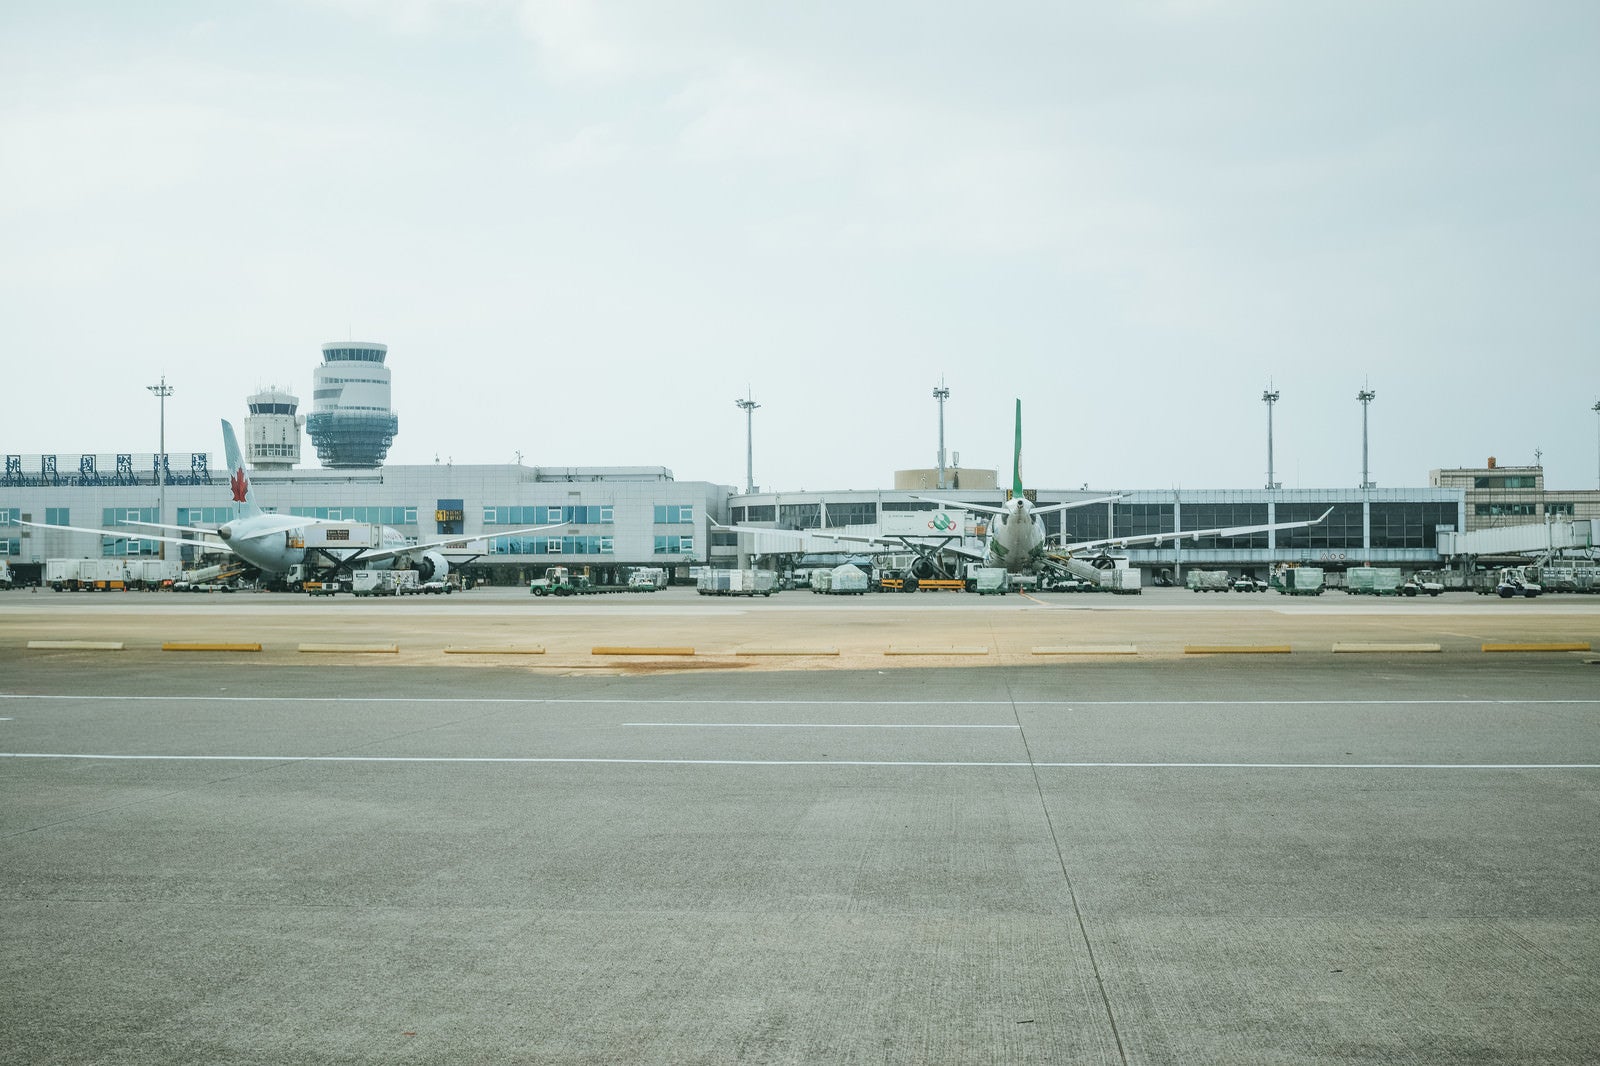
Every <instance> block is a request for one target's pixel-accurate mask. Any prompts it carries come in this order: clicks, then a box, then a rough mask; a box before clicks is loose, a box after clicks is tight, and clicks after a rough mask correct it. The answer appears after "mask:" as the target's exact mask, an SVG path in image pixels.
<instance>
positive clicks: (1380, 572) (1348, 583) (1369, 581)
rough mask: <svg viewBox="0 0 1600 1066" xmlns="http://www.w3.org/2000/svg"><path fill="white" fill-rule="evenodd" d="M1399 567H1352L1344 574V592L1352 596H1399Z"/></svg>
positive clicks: (1400, 582)
mask: <svg viewBox="0 0 1600 1066" xmlns="http://www.w3.org/2000/svg"><path fill="white" fill-rule="evenodd" d="M1402 584H1404V582H1402V581H1401V579H1400V568H1399V567H1398V566H1352V567H1351V568H1350V569H1348V570H1346V571H1345V572H1344V590H1345V592H1346V593H1348V594H1349V595H1352V596H1398V595H1400V586H1401V585H1402Z"/></svg>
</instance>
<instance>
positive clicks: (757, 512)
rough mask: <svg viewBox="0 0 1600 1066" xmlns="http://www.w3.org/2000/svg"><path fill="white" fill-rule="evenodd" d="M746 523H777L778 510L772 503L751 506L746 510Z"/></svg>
mask: <svg viewBox="0 0 1600 1066" xmlns="http://www.w3.org/2000/svg"><path fill="white" fill-rule="evenodd" d="M745 514H746V516H747V517H746V521H750V522H776V521H777V520H778V509H777V508H776V507H774V506H773V505H772V504H770V503H756V504H751V505H750V506H749V507H747V508H746V509H745Z"/></svg>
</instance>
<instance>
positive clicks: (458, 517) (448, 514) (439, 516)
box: [433, 507, 466, 522]
mask: <svg viewBox="0 0 1600 1066" xmlns="http://www.w3.org/2000/svg"><path fill="white" fill-rule="evenodd" d="M465 518H466V512H465V511H447V510H445V509H444V508H442V507H441V508H439V509H438V510H437V511H435V512H433V520H434V521H435V522H460V521H463V520H465Z"/></svg>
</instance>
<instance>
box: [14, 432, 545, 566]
mask: <svg viewBox="0 0 1600 1066" xmlns="http://www.w3.org/2000/svg"><path fill="white" fill-rule="evenodd" d="M222 445H223V449H224V451H225V452H226V453H227V458H228V469H229V470H230V471H232V473H231V475H230V476H229V478H228V487H229V490H230V492H231V493H232V498H233V516H232V517H231V518H230V519H229V520H228V521H227V522H225V523H223V524H222V525H221V526H219V527H218V528H216V529H206V528H203V527H199V526H184V525H174V524H171V523H164V522H134V521H129V522H127V523H125V524H126V525H130V526H144V527H150V528H154V529H169V530H177V531H178V532H180V533H184V534H188V536H177V537H173V536H158V535H155V534H137V535H136V536H137V539H139V540H156V541H161V542H163V543H166V544H179V545H183V546H186V547H192V548H199V549H201V550H203V551H210V552H225V553H227V554H230V555H234V556H237V557H238V558H239V559H241V560H243V561H244V562H246V563H249V564H250V565H251V566H254V567H256V568H257V569H258V570H260V571H261V572H262V573H263V574H265V575H268V576H278V575H283V574H287V573H289V572H290V570H291V569H292V568H294V567H296V566H303V565H317V563H316V559H317V558H318V556H319V555H320V556H324V557H326V559H331V560H332V562H331V564H328V565H326V566H325V571H326V573H325V575H324V576H332V575H333V574H334V573H336V572H339V571H347V570H350V569H352V568H355V567H357V566H361V567H368V568H372V569H387V568H390V567H392V566H394V564H395V562H396V560H401V559H404V560H405V561H406V562H407V563H408V565H409V566H411V567H412V568H414V569H416V570H417V572H418V574H417V576H418V577H419V578H420V579H421V580H423V581H442V580H444V578H445V576H446V575H448V574H449V573H450V562H449V560H448V559H446V558H445V556H444V553H443V550H442V549H448V548H451V547H456V548H463V549H464V548H466V547H467V545H468V543H469V542H470V541H482V540H484V539H486V538H485V537H481V536H480V537H462V536H459V535H458V536H454V537H446V538H442V539H439V540H432V541H424V542H422V543H419V544H408V543H406V538H405V536H404V535H403V534H402V533H401V532H400V531H399V530H397V529H395V528H394V527H393V526H383V527H382V529H381V533H380V538H379V540H380V543H379V546H378V547H376V548H363V547H352V548H350V549H325V548H309V549H308V548H307V547H306V530H307V529H309V528H311V527H312V526H342V527H348V526H350V525H351V524H352V523H349V522H338V521H334V520H331V519H326V518H304V517H301V516H298V515H283V514H273V513H271V512H268V511H263V510H262V509H261V507H260V506H259V505H258V504H257V503H256V499H255V492H254V490H253V489H252V487H251V484H250V475H249V474H247V473H246V472H245V466H244V459H243V455H242V453H241V452H240V450H239V441H238V439H237V438H236V437H235V436H234V432H233V426H232V425H231V424H230V423H229V422H228V420H227V419H223V420H222ZM23 524H24V525H30V526H36V527H38V528H40V529H70V530H73V531H75V532H79V533H99V534H101V535H103V536H108V537H117V538H128V539H132V538H130V536H129V532H128V530H127V529H94V528H89V527H85V526H62V525H51V524H48V523H44V522H25V523H23ZM560 524H561V523H555V524H554V525H544V526H531V527H529V528H526V529H510V530H504V531H501V530H496V531H495V532H494V534H493V536H496V537H514V536H518V535H521V534H524V533H538V532H540V531H542V530H546V529H554V528H556V527H557V526H559V525H560ZM211 536H215V537H217V538H218V539H217V540H210V539H196V538H200V537H211Z"/></svg>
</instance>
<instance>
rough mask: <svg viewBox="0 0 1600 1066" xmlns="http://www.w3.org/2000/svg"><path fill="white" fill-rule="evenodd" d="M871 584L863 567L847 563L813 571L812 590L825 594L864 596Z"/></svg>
mask: <svg viewBox="0 0 1600 1066" xmlns="http://www.w3.org/2000/svg"><path fill="white" fill-rule="evenodd" d="M870 584H871V582H870V581H869V580H868V578H867V575H866V574H864V573H862V572H861V568H860V567H858V566H853V565H851V564H850V563H845V564H844V565H843V566H836V567H834V568H833V569H832V570H813V571H812V572H811V591H812V592H815V593H818V594H820V595H825V596H863V595H865V594H866V592H867V587H868V586H869V585H870Z"/></svg>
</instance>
